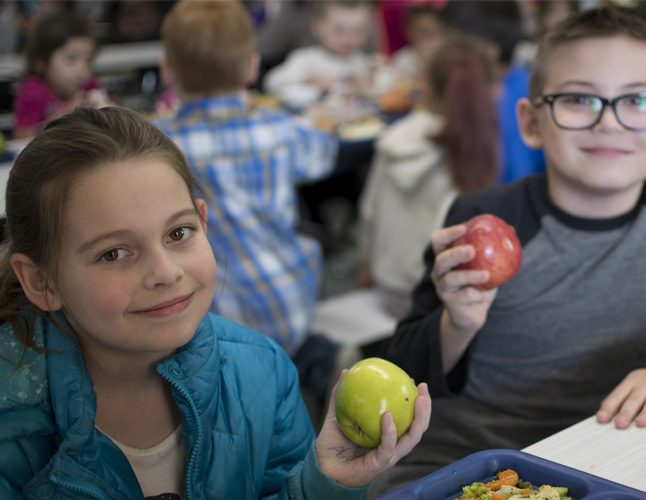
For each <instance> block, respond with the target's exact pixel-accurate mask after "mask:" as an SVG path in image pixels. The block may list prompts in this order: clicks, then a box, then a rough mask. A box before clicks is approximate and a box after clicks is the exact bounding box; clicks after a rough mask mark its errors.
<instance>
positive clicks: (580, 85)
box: [374, 9, 646, 494]
mask: <svg viewBox="0 0 646 500" xmlns="http://www.w3.org/2000/svg"><path fill="white" fill-rule="evenodd" d="M645 82H646V25H645V24H644V22H643V21H642V20H641V19H640V18H639V17H637V16H635V15H633V14H632V13H625V12H622V11H617V10H610V9H600V10H588V11H584V12H582V13H580V14H578V15H576V16H573V17H571V18H568V20H566V21H565V22H564V23H563V24H560V25H558V26H557V27H556V28H555V29H554V30H553V31H552V32H550V33H548V34H547V36H546V38H544V39H543V42H542V44H541V48H540V50H539V53H538V56H537V58H536V61H535V64H534V67H533V69H532V79H531V84H530V96H529V99H526V100H523V101H521V103H520V104H519V108H518V110H519V123H520V126H521V133H522V135H523V138H524V139H525V141H526V142H527V144H528V145H530V146H531V147H535V148H538V147H543V148H544V150H545V155H546V158H547V174H546V176H543V175H539V176H530V177H527V178H526V179H524V180H522V181H519V182H517V183H514V184H511V185H507V186H502V187H497V188H491V189H488V190H483V191H480V192H477V193H474V194H471V195H467V196H463V197H459V198H458V199H457V200H456V202H455V203H454V205H453V207H452V209H451V211H450V212H449V215H448V217H447V220H446V226H447V227H446V228H444V229H441V230H438V231H436V232H434V233H433V235H432V236H431V246H430V247H429V249H428V250H427V252H426V255H425V260H426V270H425V273H424V277H423V278H422V280H421V282H420V283H419V284H418V286H417V287H416V289H415V292H414V295H413V305H412V307H411V311H410V313H409V314H408V315H407V316H406V317H405V318H404V319H403V320H402V321H401V322H400V324H399V325H398V328H397V331H396V333H395V335H394V337H393V338H392V339H391V342H390V344H389V346H388V352H387V356H388V357H389V358H390V359H391V361H394V362H396V363H397V364H399V365H400V366H402V367H404V368H405V369H406V370H407V371H408V373H409V374H411V376H413V377H414V378H415V379H416V380H426V381H427V382H428V383H429V387H430V388H431V394H433V395H434V396H438V398H436V399H435V400H434V403H433V406H434V408H433V425H432V426H431V428H430V429H429V432H427V433H426V434H425V436H424V438H423V440H422V443H421V444H420V446H418V448H417V450H418V451H419V452H415V453H414V455H412V456H411V457H410V459H409V460H407V464H406V465H405V466H402V467H401V469H399V468H398V470H395V471H393V474H392V475H389V476H390V477H388V478H384V479H383V482H381V481H380V483H382V484H380V485H375V492H374V493H375V494H378V493H380V491H379V490H381V491H383V488H386V489H389V488H391V487H396V486H398V485H399V484H401V482H402V481H404V482H405V481H410V480H411V479H414V478H415V477H420V476H422V475H424V474H428V473H429V472H430V471H432V470H433V469H435V468H438V467H441V466H443V465H446V464H448V463H451V462H453V461H455V460H457V459H459V458H461V457H463V456H465V455H468V454H470V453H472V452H475V451H478V450H484V449H490V448H515V449H522V448H524V447H525V446H527V445H529V444H531V443H534V442H536V441H539V440H541V439H543V438H545V437H546V436H549V435H551V434H554V433H555V432H557V431H559V430H561V429H563V428H565V427H568V426H570V425H572V424H574V423H576V422H578V421H580V420H583V419H584V418H587V417H589V416H590V415H592V414H594V413H595V412H597V419H598V420H599V421H600V422H608V421H610V420H612V419H614V422H615V425H616V426H617V427H619V428H622V427H626V426H628V425H629V424H630V422H631V421H633V420H635V421H636V424H637V425H638V426H642V427H646V407H645V402H646V391H645V388H646V369H645V368H646V356H645V355H644V346H645V345H646V310H644V308H643V303H644V301H645V300H646V289H645V288H644V286H643V284H642V280H641V279H640V275H642V274H643V273H644V272H646V269H645V265H644V258H643V256H644V252H646V240H645V239H644V233H645V231H646V209H645V207H644V205H645V204H646V195H645V194H644V180H645V179H646V106H644V105H643V103H644V99H645V98H644V93H646V83H645ZM606 99H611V101H610V102H608V101H606ZM614 99H618V100H614ZM479 213H493V214H495V215H498V216H500V217H502V218H503V219H505V220H507V221H508V222H509V223H510V224H512V225H513V226H514V227H515V229H516V231H517V233H518V237H519V239H520V241H521V243H522V245H523V264H522V267H521V269H520V271H519V273H518V274H517V275H516V276H515V277H514V278H513V279H512V280H511V281H510V282H508V283H506V284H504V285H502V286H501V287H500V288H498V289H493V290H488V291H479V290H477V289H475V288H474V287H473V286H472V285H476V284H479V283H484V282H485V281H487V279H488V273H487V272H486V271H458V270H455V269H454V267H455V266H456V265H458V264H459V263H461V262H467V261H469V260H471V259H472V258H473V255H474V251H473V249H472V248H470V247H469V246H459V247H454V248H448V245H450V243H451V242H453V241H454V240H455V239H457V238H458V237H460V236H461V235H462V234H464V232H465V226H464V225H463V224H461V223H462V222H464V221H466V220H468V219H469V218H470V217H471V216H474V215H476V214H479ZM640 354H641V357H640ZM439 396H450V397H445V398H441V397H439ZM600 405H601V407H600ZM645 432H646V430H645Z"/></svg>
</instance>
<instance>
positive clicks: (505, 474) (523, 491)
mask: <svg viewBox="0 0 646 500" xmlns="http://www.w3.org/2000/svg"><path fill="white" fill-rule="evenodd" d="M567 493H568V489H567V488H563V487H559V486H549V485H543V486H541V487H540V488H534V487H533V486H532V485H531V483H528V482H526V481H523V480H521V479H520V478H519V477H518V473H517V472H515V471H513V470H509V469H507V470H504V471H502V472H499V473H498V474H497V475H496V479H495V480H493V481H490V482H488V483H481V482H475V483H473V484H471V485H469V486H465V487H464V488H462V496H461V497H458V498H456V500H571V499H570V497H568V496H567Z"/></svg>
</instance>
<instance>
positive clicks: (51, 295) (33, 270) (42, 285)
mask: <svg viewBox="0 0 646 500" xmlns="http://www.w3.org/2000/svg"><path fill="white" fill-rule="evenodd" d="M10 262H11V268H12V269H13V272H14V273H16V276H17V277H18V281H20V286H22V289H23V291H24V292H25V295H26V296H27V298H28V299H29V301H30V302H31V303H32V304H34V305H35V306H36V307H38V309H40V310H41V311H58V310H59V309H61V308H62V307H63V304H62V303H61V301H60V299H59V297H58V294H57V293H56V292H55V291H54V290H53V289H52V288H51V287H50V286H49V285H48V283H47V280H46V279H45V275H44V274H43V273H42V272H41V271H40V269H39V268H38V266H36V264H34V263H33V262H32V260H31V259H30V258H29V257H27V256H26V255H24V254H21V253H16V254H13V255H12V256H11V257H10Z"/></svg>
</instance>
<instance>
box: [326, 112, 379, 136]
mask: <svg viewBox="0 0 646 500" xmlns="http://www.w3.org/2000/svg"><path fill="white" fill-rule="evenodd" d="M385 126H386V124H385V123H384V122H382V121H381V120H380V119H379V118H377V117H376V116H367V117H365V118H360V119H358V120H354V121H351V122H347V123H342V124H341V125H339V127H338V128H337V133H338V134H339V137H340V138H341V139H343V140H345V141H362V140H366V139H372V138H374V137H376V136H377V135H378V134H379V133H380V132H381V131H382V130H383V129H384V127H385Z"/></svg>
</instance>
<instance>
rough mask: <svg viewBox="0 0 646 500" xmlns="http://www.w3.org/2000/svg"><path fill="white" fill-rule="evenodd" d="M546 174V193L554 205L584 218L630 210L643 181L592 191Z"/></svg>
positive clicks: (616, 214)
mask: <svg viewBox="0 0 646 500" xmlns="http://www.w3.org/2000/svg"><path fill="white" fill-rule="evenodd" d="M554 175H555V174H554V173H553V172H550V174H549V175H548V176H547V193H548V196H549V198H550V200H551V201H552V203H554V205H556V206H557V207H558V208H560V209H561V210H563V211H564V212H566V213H568V214H570V215H573V216H576V217H582V218H586V219H610V218H613V217H619V216H621V215H624V214H626V213H628V212H630V211H631V210H632V209H633V208H634V207H635V205H636V204H637V202H638V201H639V198H640V196H641V193H642V191H643V188H644V183H643V182H639V183H636V184H634V185H633V186H630V187H629V188H627V189H623V190H621V191H618V192H614V193H613V192H608V191H598V192H595V191H592V190H586V189H582V188H579V187H578V186H573V185H571V184H570V183H568V182H567V180H565V181H564V180H563V179H558V180H555V179H554Z"/></svg>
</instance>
